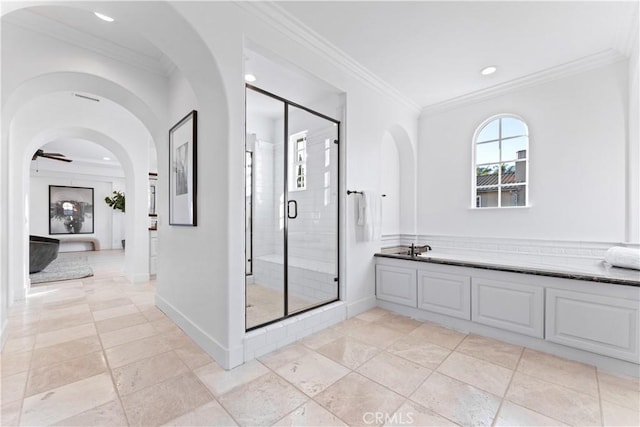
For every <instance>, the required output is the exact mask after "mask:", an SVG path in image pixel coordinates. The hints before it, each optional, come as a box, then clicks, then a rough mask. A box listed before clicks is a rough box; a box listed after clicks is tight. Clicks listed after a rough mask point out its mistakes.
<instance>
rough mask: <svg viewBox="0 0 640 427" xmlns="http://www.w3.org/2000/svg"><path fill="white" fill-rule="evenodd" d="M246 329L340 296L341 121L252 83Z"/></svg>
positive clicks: (248, 113) (248, 140) (248, 91)
mask: <svg viewBox="0 0 640 427" xmlns="http://www.w3.org/2000/svg"><path fill="white" fill-rule="evenodd" d="M246 134H247V135H246V141H245V144H246V146H245V150H246V155H245V175H246V180H245V183H246V191H245V201H246V202H245V213H246V214H245V226H246V227H245V230H246V239H245V255H246V259H245V266H246V284H245V289H246V312H245V314H246V329H247V330H251V329H255V328H258V327H261V326H264V325H267V324H269V323H273V322H275V321H278V320H281V319H283V318H286V317H289V316H291V315H294V314H297V313H300V312H302V311H306V310H309V309H312V308H315V307H318V306H321V305H324V304H327V303H330V302H333V301H336V300H338V299H339V294H338V292H339V287H338V210H339V205H338V178H339V177H338V161H339V159H338V151H339V150H338V142H339V141H338V140H339V134H340V122H339V121H337V120H334V119H332V118H330V117H327V116H325V115H322V114H320V113H317V112H315V111H313V110H311V109H309V108H306V107H304V106H301V105H297V104H295V103H292V102H290V101H287V100H286V99H283V98H281V97H278V96H277V95H274V94H272V93H269V92H267V91H264V90H262V89H259V88H257V87H254V86H251V85H247V87H246Z"/></svg>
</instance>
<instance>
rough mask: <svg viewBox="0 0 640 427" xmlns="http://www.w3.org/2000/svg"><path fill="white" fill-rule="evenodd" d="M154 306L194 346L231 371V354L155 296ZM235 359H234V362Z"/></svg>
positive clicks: (180, 313)
mask: <svg viewBox="0 0 640 427" xmlns="http://www.w3.org/2000/svg"><path fill="white" fill-rule="evenodd" d="M156 306H157V307H158V308H159V309H160V310H162V311H163V312H164V313H165V314H166V315H167V316H169V318H170V319H171V320H173V321H174V322H175V323H176V324H177V325H178V326H179V327H180V329H182V330H183V331H184V332H185V333H186V334H187V335H188V336H189V337H190V338H191V339H192V340H193V341H195V343H196V344H198V345H199V346H200V347H201V348H202V349H203V350H204V351H205V352H206V353H207V354H209V355H210V356H211V357H213V358H214V359H215V361H216V362H218V364H220V366H222V367H223V368H224V369H231V368H232V367H233V366H232V363H231V359H232V358H231V354H230V353H231V352H230V351H229V349H227V348H225V347H224V346H223V345H222V344H220V343H219V342H218V341H216V340H215V339H214V338H213V337H211V336H210V335H209V334H207V333H206V332H205V331H203V330H202V329H201V328H200V327H199V326H198V325H196V324H195V323H193V322H192V321H191V320H190V319H189V318H188V317H187V316H185V315H184V314H183V313H182V312H181V311H180V310H178V309H177V308H175V307H174V306H173V305H171V304H170V303H169V302H167V300H165V299H164V298H162V297H161V296H160V295H158V294H156ZM236 358H237V356H236V357H234V358H233V359H234V360H235V359H236Z"/></svg>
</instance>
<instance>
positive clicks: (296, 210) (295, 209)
mask: <svg viewBox="0 0 640 427" xmlns="http://www.w3.org/2000/svg"><path fill="white" fill-rule="evenodd" d="M292 203H293V208H294V213H293V215H292V214H291V204H292ZM297 217H298V202H297V201H295V200H289V201H288V202H287V218H289V219H296V218H297Z"/></svg>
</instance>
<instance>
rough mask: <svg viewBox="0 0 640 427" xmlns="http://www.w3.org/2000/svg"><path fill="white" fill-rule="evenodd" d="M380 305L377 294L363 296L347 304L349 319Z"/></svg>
mask: <svg viewBox="0 0 640 427" xmlns="http://www.w3.org/2000/svg"><path fill="white" fill-rule="evenodd" d="M377 305H378V301H377V300H376V296H375V295H371V296H368V297H366V298H362V299H360V300H358V301H355V302H352V303H348V304H347V319H349V318H351V317H354V316H357V315H358V314H360V313H364V312H365V311H367V310H371V309H372V308H375V307H376V306H377Z"/></svg>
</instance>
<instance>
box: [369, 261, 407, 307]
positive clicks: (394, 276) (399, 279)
mask: <svg viewBox="0 0 640 427" xmlns="http://www.w3.org/2000/svg"><path fill="white" fill-rule="evenodd" d="M376 297H377V298H378V299H381V300H384V301H389V302H395V303H398V304H403V305H408V306H411V307H416V270H415V269H412V268H401V267H392V266H388V265H376Z"/></svg>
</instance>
